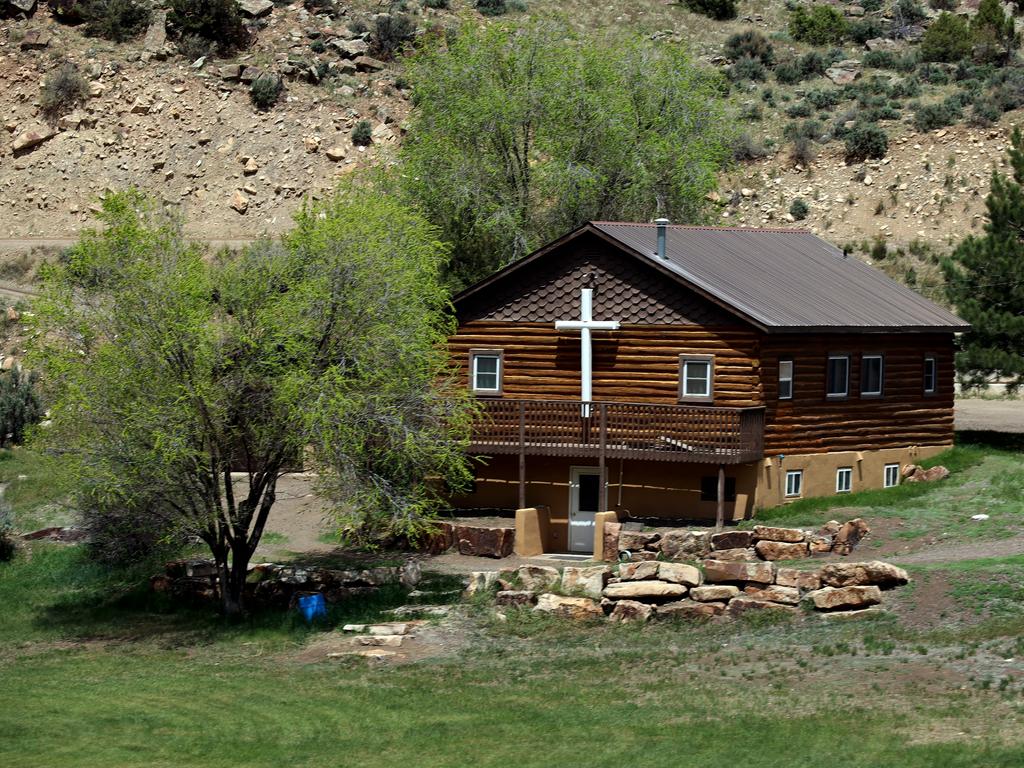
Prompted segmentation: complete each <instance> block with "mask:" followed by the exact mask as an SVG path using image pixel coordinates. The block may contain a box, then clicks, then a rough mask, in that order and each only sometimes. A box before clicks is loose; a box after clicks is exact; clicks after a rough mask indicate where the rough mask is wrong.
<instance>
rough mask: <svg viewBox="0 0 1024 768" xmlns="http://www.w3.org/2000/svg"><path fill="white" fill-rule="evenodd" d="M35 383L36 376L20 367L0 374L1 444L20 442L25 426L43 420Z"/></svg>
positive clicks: (26, 428)
mask: <svg viewBox="0 0 1024 768" xmlns="http://www.w3.org/2000/svg"><path fill="white" fill-rule="evenodd" d="M38 382H39V377H38V375H36V374H34V373H31V374H26V373H24V372H23V371H22V370H21V368H12V369H11V370H9V371H5V372H3V373H2V374H0V447H4V448H8V447H10V446H12V445H21V444H22V443H23V442H25V433H26V431H27V430H28V428H29V427H32V426H34V425H36V424H38V423H39V422H40V421H41V420H42V418H43V404H42V402H41V401H40V400H39V394H38V392H37V391H36V390H37V385H38Z"/></svg>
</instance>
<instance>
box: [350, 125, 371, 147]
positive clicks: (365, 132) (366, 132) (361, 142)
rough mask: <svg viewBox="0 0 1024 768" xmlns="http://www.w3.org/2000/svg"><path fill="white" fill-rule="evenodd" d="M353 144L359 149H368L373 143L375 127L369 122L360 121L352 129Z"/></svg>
mask: <svg viewBox="0 0 1024 768" xmlns="http://www.w3.org/2000/svg"><path fill="white" fill-rule="evenodd" d="M352 143H353V144H355V145H356V146H357V147H368V146H370V144H372V143H373V126H371V125H370V121H369V120H360V121H359V122H358V123H356V124H355V127H354V128H353V129H352Z"/></svg>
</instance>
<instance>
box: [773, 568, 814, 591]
mask: <svg viewBox="0 0 1024 768" xmlns="http://www.w3.org/2000/svg"><path fill="white" fill-rule="evenodd" d="M775 583H776V584H778V585H779V586H780V587H796V588H797V589H820V588H821V576H820V574H819V572H818V571H799V570H797V569H796V568H779V569H778V570H776V571H775Z"/></svg>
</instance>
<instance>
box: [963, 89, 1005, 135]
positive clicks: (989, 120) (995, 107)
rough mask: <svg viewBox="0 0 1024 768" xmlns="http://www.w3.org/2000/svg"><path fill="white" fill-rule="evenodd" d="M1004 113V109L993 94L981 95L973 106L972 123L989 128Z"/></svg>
mask: <svg viewBox="0 0 1024 768" xmlns="http://www.w3.org/2000/svg"><path fill="white" fill-rule="evenodd" d="M1002 114H1003V110H1002V108H1001V107H1000V105H999V104H998V102H996V100H995V99H994V98H993V97H991V96H980V97H979V98H978V99H976V100H975V102H974V105H973V106H972V107H971V116H970V123H971V125H976V126H979V127H981V128H987V127H989V126H990V125H992V124H993V123H995V122H996V121H997V120H998V119H999V118H1000V116H1001V115H1002Z"/></svg>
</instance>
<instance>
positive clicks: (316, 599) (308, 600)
mask: <svg viewBox="0 0 1024 768" xmlns="http://www.w3.org/2000/svg"><path fill="white" fill-rule="evenodd" d="M299 613H301V614H302V618H304V619H305V620H306V623H307V624H312V623H313V621H314V620H315V619H322V618H324V617H325V616H327V603H325V602H324V596H323V595H321V594H320V593H319V592H317V593H316V594H314V595H305V596H304V597H300V598H299Z"/></svg>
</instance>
